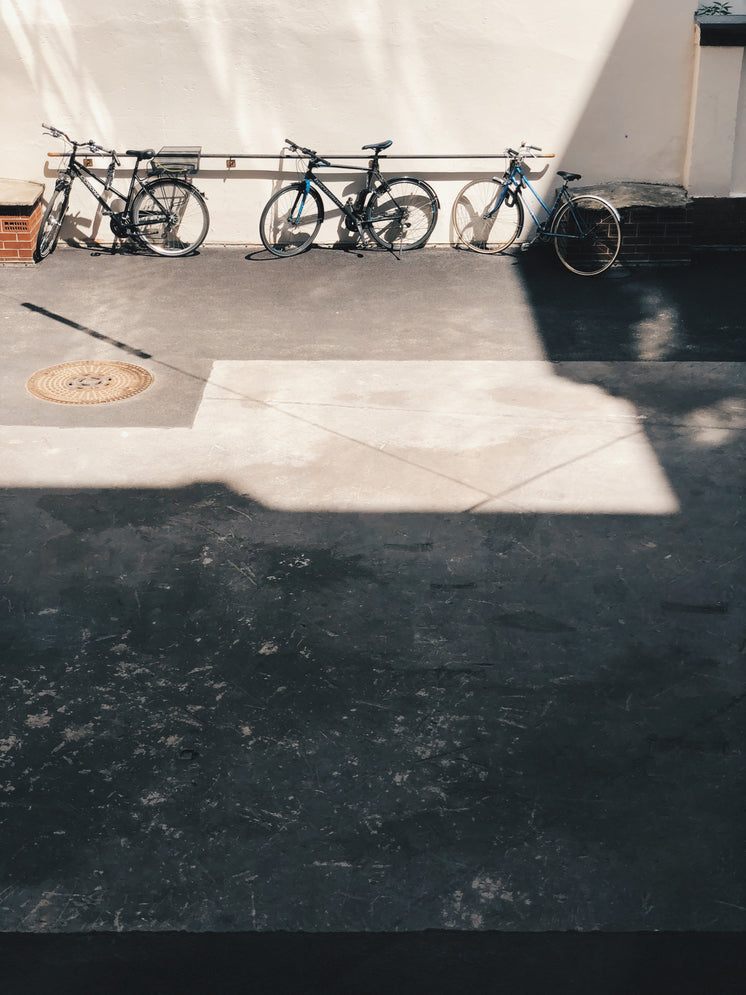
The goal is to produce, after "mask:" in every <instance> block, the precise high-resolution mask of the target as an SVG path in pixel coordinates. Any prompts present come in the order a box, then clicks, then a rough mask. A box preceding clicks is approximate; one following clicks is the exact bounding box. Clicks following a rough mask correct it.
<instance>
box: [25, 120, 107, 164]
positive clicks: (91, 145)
mask: <svg viewBox="0 0 746 995" xmlns="http://www.w3.org/2000/svg"><path fill="white" fill-rule="evenodd" d="M42 128H46V129H47V131H48V132H49V133H50V135H51V136H52V138H64V139H65V141H66V142H69V143H70V145H72V146H73V147H74V148H76V149H77V148H88V149H90V150H91V152H103V153H104V155H110V156H111V157H112V159H115V160H116V163H117V165H119V159H118V157H117V153H116V151H115V150H114V149H105V148H102V147H101V146H100V145H98V144H96V142H94V140H93V139H92V138H89V139H88V141H87V142H76V141H75V140H74V139H73V138H70V136H69V135H67V134H65V132H64V131H62V130H61V129H60V128H55V127H54V125H52V124H44V123H43V122H42Z"/></svg>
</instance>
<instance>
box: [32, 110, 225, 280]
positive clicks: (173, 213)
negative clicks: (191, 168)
mask: <svg viewBox="0 0 746 995" xmlns="http://www.w3.org/2000/svg"><path fill="white" fill-rule="evenodd" d="M42 127H44V128H46V129H47V132H48V134H50V135H52V137H54V138H61V139H63V140H64V141H65V142H66V143H67V145H68V146H69V150H68V151H66V152H65V154H64V155H63V162H62V164H61V166H60V169H59V171H58V174H57V179H56V181H55V184H54V190H53V192H52V196H51V197H50V200H49V203H48V205H47V209H46V211H45V213H44V217H43V218H42V222H41V227H40V229H39V237H38V239H37V243H36V253H35V258H36V259H37V261H39V260H41V259H44V258H45V257H46V256H48V255H49V254H50V253H52V252H54V250H55V248H56V246H57V241H58V239H59V236H60V230H61V228H62V222H63V220H64V217H65V213H66V211H67V207H68V204H69V201H70V191H71V189H72V185H73V181H74V180H76V179H78V178H79V179H80V180H81V181H82V183H83V184H84V186H85V187H86V188H87V189H88V190H89V191H90V192H91V194H93V196H94V197H95V199H96V200H97V201H98V203H99V204H100V206H101V209H102V212H103V214H104V216H106V217H108V218H109V224H110V225H111V230H112V232H113V233H114V235H115V237H116V238H120V239H125V238H129V239H133V240H134V241H135V242H136V243H137V244H138V245H140V246H142V247H144V248H146V249H149V250H150V251H151V252H154V253H156V254H157V255H159V256H186V255H188V254H189V253H190V252H194V251H195V250H196V249H197V248H199V246H200V245H201V244H202V243H203V242H204V240H205V236H206V235H207V229H208V227H209V224H210V216H209V213H208V210H207V205H206V204H205V200H204V197H203V196H202V194H201V193H200V192H199V191H198V190H196V189H195V188H194V187H193V186H192V184H191V183H190V182H189V181H188V180H187V179H186V176H185V175H184V172H183V171H181V170H180V171H179V173H180V175H179V173H177V174H176V175H169V169H168V166H166V167H165V168H164V169H163V171H160V172H155V173H154V174H152V175H150V176H146V178H145V179H143V178H142V177H141V176H140V175H139V172H138V171H139V168H140V164H141V163H142V162H145V161H148V160H152V159H153V158H154V157H155V152H154V151H153V149H131V150H129V151H128V152H127V153H126V154H127V155H128V156H133V157H134V158H135V165H134V167H133V170H132V174H131V176H130V183H129V189H128V191H127V192H126V193H124V192H122V191H119V190H117V189H116V187H115V186H114V184H113V180H114V172H115V169H116V167H117V166H119V165H120V162H119V158H118V157H117V154H116V152H115V151H114V150H113V149H104V148H101V146H100V145H97V144H96V143H95V142H94V141H92V140H89V141H87V142H77V141H74V140H73V139H72V138H70V137H69V135H66V134H65V132H64V131H60V129H59V128H54V127H52V126H51V125H48V124H45V125H42ZM84 150H87V151H88V152H90V153H92V154H94V155H95V154H103V155H106V156H109V157H110V161H109V166H108V169H107V171H106V178H105V179H101V177H99V176H97V175H96V174H95V173H94V172H93V171H92V169H91V168H90V166H89V165H86V163H85V162H81V161H80V159H79V158H78V156H79V153H80V152H81V151H84ZM91 181H93V182H95V183H97V184H98V185H99V186H100V187H102V191H101V193H99V192H98V190H97V189H96V188H95V187H94V186H93V185H92V183H91ZM108 194H113V196H114V197H116V198H119V200H120V201H123V202H124V207H123V208H122V209H121V210H118V211H115V210H113V208H112V206H111V201H109V200H107V199H106V196H104V195H108Z"/></svg>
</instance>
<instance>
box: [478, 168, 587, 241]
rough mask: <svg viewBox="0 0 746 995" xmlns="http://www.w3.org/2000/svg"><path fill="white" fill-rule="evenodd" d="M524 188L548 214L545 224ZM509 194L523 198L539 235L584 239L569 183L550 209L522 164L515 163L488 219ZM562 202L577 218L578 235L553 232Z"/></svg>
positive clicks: (559, 191)
mask: <svg viewBox="0 0 746 995" xmlns="http://www.w3.org/2000/svg"><path fill="white" fill-rule="evenodd" d="M524 187H528V189H529V190H530V191H531V193H532V194H533V196H534V198H535V199H536V200H537V201H538V202H539V204H541V206H542V208H543V210H544V212H545V213H546V218H545V220H544V221H543V222H542V221H540V220H539V219H538V218H537V216H536V214H535V213H534V211H533V210H532V208H531V204H530V202H529V201H528V199H527V198H526V197H524V195H523V193H522V189H523V188H524ZM508 192H510V193H512V195H513V196H514V197H520V198H521V201H522V203H523V204H524V205H525V207H526V210H527V211H528V213H529V214H530V215H531V217H532V219H533V221H534V224H535V225H536V228H537V233H538V234H539V235H541V236H544V237H547V238H565V239H570V238H577V239H580V238H583V235H584V232H583V231H582V226H581V223H580V220H579V219H578V217H577V215H576V213H575V211H574V210H573V207H572V197H571V196H570V194H569V193H568V192H567V182H564V183H563V184H562V186H561V187H560V188H559V190H558V191H557V196H556V197H555V200H554V204H553V205H552V206H551V207H548V206H547V204H545V203H544V201H543V200H542V198H541V196H540V195H539V194H538V192H537V191H536V189H535V188H534V187H533V186H532V184H531V182H530V180H529V179H528V177H527V176H526V174H525V173H524V172H523V170H522V169H521V163H520V162H515V163H513V164H512V166H511V167H510V170H509V171H508V173H507V174H506V175H504V176H503V190H502V193H501V194H500V196H499V197H498V200H497V203H496V204H495V206H494V208H493V209H492V210H491V211H490V212H489V214H488V217H492V215H493V214H495V213H496V212H497V210H498V209H499V208H500V206H501V205H502V203H503V201H504V200H505V198H506V197H507V195H508ZM562 202H564V203H566V204H569V209H570V211H572V215H573V217H574V218H575V221H576V222H577V225H578V232H579V234H578V235H569V234H567V233H566V232H562V233H561V234H560V233H558V232H553V231H552V230H551V220H552V218H553V217H554V215H555V214H556V212H557V208H558V207H559V205H560V203H562Z"/></svg>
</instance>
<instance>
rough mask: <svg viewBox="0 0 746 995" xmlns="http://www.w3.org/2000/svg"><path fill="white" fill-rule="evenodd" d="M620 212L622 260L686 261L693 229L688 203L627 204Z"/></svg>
mask: <svg viewBox="0 0 746 995" xmlns="http://www.w3.org/2000/svg"><path fill="white" fill-rule="evenodd" d="M619 213H620V214H621V216H622V251H621V253H620V255H619V258H620V261H621V262H626V263H630V264H634V263H687V262H689V261H690V260H691V258H692V242H693V238H694V230H693V225H692V219H691V217H690V213H689V207H688V206H686V207H627V208H623V209H622V210H621V211H620V212H619Z"/></svg>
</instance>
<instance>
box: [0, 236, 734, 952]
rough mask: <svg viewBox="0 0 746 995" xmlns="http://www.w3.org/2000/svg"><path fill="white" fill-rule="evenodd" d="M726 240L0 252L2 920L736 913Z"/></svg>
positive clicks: (460, 919)
mask: <svg viewBox="0 0 746 995" xmlns="http://www.w3.org/2000/svg"><path fill="white" fill-rule="evenodd" d="M740 264H742V260H741V259H740V258H739V257H737V256H730V257H720V258H716V257H713V258H708V259H702V260H700V261H698V263H697V264H695V265H694V266H692V267H689V268H686V269H670V270H637V271H634V270H626V269H624V268H620V269H617V270H613V271H611V272H610V273H609V274H608V275H607V276H606V277H604V278H602V279H599V280H583V279H580V278H574V277H572V276H571V275H570V274H568V273H566V272H565V271H563V270H561V269H560V268H559V267H558V265H557V264H556V263H555V261H554V260H553V259H551V258H545V257H544V256H543V255H541V254H539V255H536V256H534V255H531V254H527V255H517V256H507V257H503V258H484V257H479V256H475V255H471V254H468V253H464V252H457V251H445V250H425V251H422V252H419V253H412V254H409V255H406V254H405V256H404V257H403V258H402V259H401V260H396V259H395V258H393V257H392V256H390V255H387V254H383V253H373V252H371V253H357V252H340V251H325V250H314V251H312V252H311V253H309V254H307V255H306V256H302V257H299V258H298V259H289V260H274V259H267V258H266V257H265V256H264V255H263V254H261V253H253V252H249V253H248V254H247V252H246V250H241V249H225V250H217V249H212V250H205V251H204V253H202V254H201V255H199V256H197V257H194V258H192V259H184V260H161V259H151V258H147V257H143V256H136V255H119V256H109V255H106V254H91V253H90V252H88V251H86V250H74V249H69V248H61V249H59V250H58V252H57V253H55V254H54V255H53V256H52V257H50V259H48V260H47V261H45V262H44V263H43V264H41V265H40V266H38V267H35V268H24V269H19V270H10V269H9V268H7V267H6V268H5V269H4V270H2V272H1V273H0V275H1V276H2V281H3V283H2V292H0V323H1V326H2V334H3V354H4V356H5V362H4V366H3V370H2V379H3V385H2V386H3V389H2V393H1V394H0V419H1V422H2V427H0V441H1V442H2V451H3V456H2V469H1V470H0V479H1V480H2V487H3V491H2V495H1V497H0V501H1V503H2V514H3V532H2V562H3V567H2V583H3V587H4V590H3V595H2V612H3V620H2V636H3V646H4V649H3V658H4V661H5V662H4V665H3V668H2V672H1V673H0V681H2V683H3V685H4V686H3V690H2V693H3V700H4V701H6V702H7V706H8V710H7V714H6V719H5V720H4V724H3V728H2V730H0V765H1V766H0V818H2V819H3V835H4V839H5V843H4V847H3V851H4V854H5V856H4V858H3V863H4V866H3V872H2V883H1V884H0V926H1V927H2V929H4V930H20V931H29V932H37V931H50V932H77V931H81V930H113V931H119V930H122V931H127V930H164V929H166V930H168V929H185V930H191V931H206V930H213V931H215V930H217V931H220V930H228V931H233V930H249V931H253V930H291V931H296V930H306V931H327V930H334V931H349V930H352V931H402V930H404V931H411V930H423V929H460V930H477V931H482V930H568V929H579V930H596V929H602V930H616V931H626V930H631V931H636V930H730V929H740V928H742V927H743V916H744V911H743V910H744V907H746V901H745V900H744V898H745V896H744V894H743V873H742V872H743V855H742V847H741V839H742V830H743V825H742V820H741V816H742V805H741V804H740V801H741V799H740V792H739V790H738V784H739V778H741V777H742V775H743V752H742V746H743V743H742V733H741V730H742V728H743V726H742V711H743V672H742V666H743V640H744V631H743V558H742V548H741V540H742V533H741V531H740V528H741V526H740V522H741V519H740V515H741V487H740V485H741V483H742V471H743V453H744V447H743V442H744V428H746V412H745V410H744V403H743V373H742V371H743V367H742V362H743V358H744V342H745V339H746V336H744V323H743V311H742V303H741V294H740V282H741V279H742V278H741V276H740V275H739V274H740V272H741V265H740ZM82 359H91V360H115V361H124V362H129V363H134V364H136V365H139V366H141V367H143V368H145V369H147V370H149V371H150V372H151V373H152V374H153V377H154V382H153V385H152V386H151V387H149V388H148V389H147V390H145V391H143V392H142V393H141V394H138V395H136V396H134V397H131V398H129V399H127V400H123V401H118V402H113V403H110V404H103V405H85V406H82V405H75V404H64V405H62V404H57V403H52V402H49V401H43V400H40V399H38V398H35V397H32V396H31V395H30V394H29V393H28V392H27V390H26V388H25V384H26V381H27V380H28V378H29V377H30V376H31V374H32V373H34V372H36V371H38V370H40V369H42V368H45V367H49V366H53V365H55V364H59V363H64V362H70V361H73V360H82Z"/></svg>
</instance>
